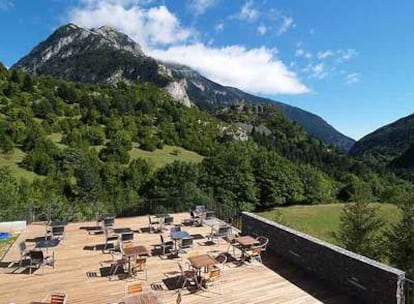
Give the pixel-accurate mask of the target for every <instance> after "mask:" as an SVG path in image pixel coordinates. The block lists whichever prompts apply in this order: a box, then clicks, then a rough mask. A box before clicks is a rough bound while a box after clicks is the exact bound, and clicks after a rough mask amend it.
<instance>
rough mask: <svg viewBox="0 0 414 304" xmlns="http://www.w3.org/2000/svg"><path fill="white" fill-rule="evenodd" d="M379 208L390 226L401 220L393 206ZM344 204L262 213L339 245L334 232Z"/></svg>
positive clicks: (289, 208) (381, 205) (296, 207)
mask: <svg viewBox="0 0 414 304" xmlns="http://www.w3.org/2000/svg"><path fill="white" fill-rule="evenodd" d="M373 205H375V206H377V207H379V212H380V214H381V215H382V216H383V217H384V219H385V220H386V221H387V223H388V224H390V223H395V222H396V221H397V220H398V218H399V212H398V210H397V209H398V208H397V207H396V206H395V205H391V204H373ZM343 206H344V204H330V205H313V206H291V207H285V208H275V209H274V210H276V211H266V212H260V213H259V215H262V216H264V217H266V218H269V219H273V220H276V221H277V220H279V218H280V219H281V221H282V222H283V224H284V225H286V226H289V227H291V228H294V229H297V230H299V231H301V232H304V233H307V234H310V235H312V236H315V237H317V238H320V239H322V240H325V241H328V242H331V243H334V244H338V242H337V241H336V240H335V238H334V237H333V235H332V232H335V231H338V227H339V221H340V215H341V210H342V208H343Z"/></svg>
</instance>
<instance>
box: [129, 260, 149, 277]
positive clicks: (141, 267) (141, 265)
mask: <svg viewBox="0 0 414 304" xmlns="http://www.w3.org/2000/svg"><path fill="white" fill-rule="evenodd" d="M138 272H144V273H145V281H147V280H148V272H147V259H146V258H137V259H136V260H135V263H134V265H133V266H132V273H133V274H134V275H137V274H138Z"/></svg>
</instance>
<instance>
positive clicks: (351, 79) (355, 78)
mask: <svg viewBox="0 0 414 304" xmlns="http://www.w3.org/2000/svg"><path fill="white" fill-rule="evenodd" d="M360 80H361V75H360V74H359V73H349V74H347V75H346V76H345V83H346V84H353V83H357V82H359V81H360Z"/></svg>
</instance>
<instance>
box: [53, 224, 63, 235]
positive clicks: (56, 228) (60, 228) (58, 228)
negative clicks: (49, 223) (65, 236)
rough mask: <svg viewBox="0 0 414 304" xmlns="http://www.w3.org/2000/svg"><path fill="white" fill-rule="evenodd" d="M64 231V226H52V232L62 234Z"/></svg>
mask: <svg viewBox="0 0 414 304" xmlns="http://www.w3.org/2000/svg"><path fill="white" fill-rule="evenodd" d="M63 232H65V226H53V227H52V234H62V233H63Z"/></svg>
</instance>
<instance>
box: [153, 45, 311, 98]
mask: <svg viewBox="0 0 414 304" xmlns="http://www.w3.org/2000/svg"><path fill="white" fill-rule="evenodd" d="M150 55H152V56H154V57H156V58H159V59H162V60H166V61H172V62H178V63H182V64H186V65H188V66H190V67H192V68H194V69H196V70H198V71H200V73H202V74H203V75H205V76H206V77H208V78H210V79H212V80H213V81H216V82H218V83H221V84H223V85H227V86H233V87H237V88H240V89H242V90H246V91H248V92H251V93H262V94H303V93H307V92H309V90H308V88H307V87H306V86H305V85H304V84H302V83H301V81H300V80H299V79H298V77H297V75H296V74H295V73H293V72H291V71H289V69H288V68H287V67H286V66H285V64H284V63H283V62H282V61H280V60H279V59H278V58H277V57H276V55H277V52H276V50H271V49H267V48H265V47H261V48H254V49H246V48H244V47H241V46H228V47H222V48H214V47H207V46H205V45H204V44H201V43H197V44H193V45H183V46H172V47H170V48H168V49H167V50H152V51H151V53H150Z"/></svg>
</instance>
